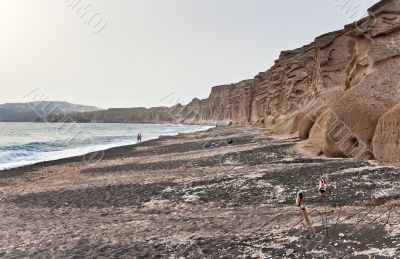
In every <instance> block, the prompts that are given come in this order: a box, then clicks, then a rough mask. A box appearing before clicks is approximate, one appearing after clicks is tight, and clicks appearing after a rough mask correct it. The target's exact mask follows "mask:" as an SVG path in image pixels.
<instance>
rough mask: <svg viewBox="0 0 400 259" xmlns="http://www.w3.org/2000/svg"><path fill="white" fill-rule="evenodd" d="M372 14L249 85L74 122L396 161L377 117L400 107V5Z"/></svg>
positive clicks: (389, 0)
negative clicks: (209, 127) (283, 137)
mask: <svg viewBox="0 0 400 259" xmlns="http://www.w3.org/2000/svg"><path fill="white" fill-rule="evenodd" d="M369 12H370V15H369V16H368V17H366V18H364V19H362V20H361V21H359V22H357V23H355V24H351V25H348V26H346V27H345V28H344V29H343V30H340V31H336V32H331V33H328V34H325V35H322V36H320V37H318V38H316V39H315V41H314V42H313V43H311V44H309V45H306V46H303V47H301V48H299V49H296V50H292V51H285V52H282V53H281V55H280V57H279V59H278V60H276V62H275V65H274V66H273V67H271V68H270V69H269V70H267V71H266V72H261V73H259V74H258V75H257V76H255V77H254V78H253V79H249V80H245V81H242V82H239V83H236V84H230V85H223V86H217V87H214V88H212V90H211V94H210V96H209V98H207V99H204V100H199V99H194V100H193V101H192V102H190V103H189V104H187V105H176V106H174V107H170V108H166V107H162V108H152V109H144V108H133V109H111V110H109V111H101V112H94V113H86V114H76V115H74V116H72V120H75V121H92V122H178V123H206V124H224V125H232V124H233V125H249V124H250V125H262V126H268V127H272V128H274V131H273V132H283V133H293V134H294V133H296V134H298V135H299V137H300V138H301V139H302V140H303V141H304V142H303V143H302V145H303V147H305V148H307V149H309V151H311V152H312V153H314V154H317V155H326V156H329V157H356V158H361V159H371V158H374V156H376V157H377V158H379V159H383V160H385V159H393V157H394V155H393V154H394V153H393V152H397V150H398V149H397V147H394V146H393V145H392V143H391V141H392V139H390V140H389V138H387V137H385V136H391V137H393V136H394V135H393V134H394V133H393V131H396V130H398V129H397V128H395V127H397V126H393V125H397V124H393V125H392V124H390V123H389V122H388V120H389V121H390V120H392V119H393V120H397V121H398V120H399V118H398V117H396V116H394V115H393V116H391V115H387V116H385V117H382V115H383V114H385V113H386V112H387V111H388V110H390V109H391V108H392V107H394V106H395V105H396V104H398V103H399V102H400V94H399V91H400V88H399V85H398V81H399V79H400V73H399V72H398V69H399V68H400V58H399V56H400V51H399V47H400V33H399V28H400V5H399V4H398V0H383V1H381V2H379V3H378V4H376V5H375V6H373V7H372V8H370V10H369ZM392 113H396V114H397V113H398V110H394V111H392ZM381 117H382V118H381ZM380 119H381V121H380V128H379V131H378V132H377V134H379V135H378V136H376V137H375V140H374V143H373V138H374V134H375V129H376V126H377V124H378V121H379V120H380ZM56 120H57V119H56ZM389 124H390V125H391V126H387V125H389ZM396 136H397V135H396ZM387 148H388V149H389V148H390V150H392V151H390V152H385V150H386V149H387ZM374 150H376V153H375V155H374ZM378 150H380V151H378ZM382 150H383V151H382ZM394 150H396V151H394ZM399 159H400V158H399Z"/></svg>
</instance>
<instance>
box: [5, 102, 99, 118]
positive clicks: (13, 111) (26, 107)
mask: <svg viewBox="0 0 400 259" xmlns="http://www.w3.org/2000/svg"><path fill="white" fill-rule="evenodd" d="M99 110H100V109H99V108H97V107H93V106H84V105H78V104H72V103H67V102H57V101H39V102H29V103H6V104H1V105H0V122H37V121H43V118H45V117H48V116H61V115H66V114H69V113H79V112H94V111H99Z"/></svg>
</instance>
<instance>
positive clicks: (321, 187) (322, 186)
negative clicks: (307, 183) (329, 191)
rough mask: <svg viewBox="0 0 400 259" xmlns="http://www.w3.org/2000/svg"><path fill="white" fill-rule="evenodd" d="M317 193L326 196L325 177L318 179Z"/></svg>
mask: <svg viewBox="0 0 400 259" xmlns="http://www.w3.org/2000/svg"><path fill="white" fill-rule="evenodd" d="M319 194H320V195H321V197H325V196H326V182H325V179H321V180H320V181H319Z"/></svg>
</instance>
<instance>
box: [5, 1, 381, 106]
mask: <svg viewBox="0 0 400 259" xmlns="http://www.w3.org/2000/svg"><path fill="white" fill-rule="evenodd" d="M346 1H347V0H346ZM346 1H344V0H323V1H321V0H306V1H305V0H303V1H299V0H196V1H195V0H118V1H116V0H114V1H112V0H81V2H79V0H35V1H32V0H2V1H1V2H0V32H1V40H0V42H1V43H0V44H1V45H0V69H1V72H0V85H1V95H0V103H5V102H18V101H24V100H27V98H23V96H25V95H26V94H28V93H29V92H30V91H32V90H33V89H37V88H38V89H39V91H40V92H41V94H43V95H46V96H49V100H63V101H68V102H73V103H79V104H87V105H96V106H98V107H101V108H108V107H136V106H147V107H148V106H159V105H165V104H168V102H169V101H167V100H163V101H160V100H161V99H163V98H164V97H166V96H168V95H170V94H172V93H174V94H173V95H171V97H170V98H168V100H170V99H177V97H179V98H180V99H181V100H184V101H186V102H187V101H190V100H191V99H192V98H194V97H199V98H206V97H207V96H208V94H209V92H210V88H211V87H212V86H215V85H220V84H228V83H233V82H237V81H240V80H243V79H247V78H252V77H254V76H255V75H256V74H257V73H258V72H260V71H265V70H267V69H268V68H269V67H270V66H271V65H272V64H273V62H274V60H275V59H277V58H278V56H279V53H280V52H281V51H282V50H287V49H293V48H297V47H300V46H302V45H304V44H308V43H310V42H311V41H312V40H313V39H314V38H315V37H316V36H319V35H320V34H322V33H326V32H329V31H332V30H337V29H341V28H343V26H344V25H345V24H347V23H350V22H351V20H352V19H353V17H349V16H351V15H346V14H345V10H343V8H338V7H337V6H335V4H336V5H340V3H344V2H346ZM75 2H76V3H77V4H76V5H75V6H74V3H75ZM376 2H378V1H377V0H352V3H353V5H359V4H360V3H361V4H362V5H363V6H364V7H363V9H364V12H365V11H366V9H367V7H369V6H371V5H372V4H374V3H376ZM90 3H91V4H92V5H91V6H89V7H88V8H87V9H86V10H87V14H86V15H84V13H85V11H84V10H83V9H82V10H81V13H80V14H79V15H78V14H77V12H78V11H79V8H80V7H82V5H83V7H85V6H87V5H88V4H90ZM96 13H98V14H96ZM82 15H83V17H82V18H81V17H80V16H82ZM90 18H92V20H90V23H89V24H87V22H88V20H89V19H90ZM96 24H98V25H97V26H96ZM104 26H105V28H104V30H102V31H100V32H97V31H98V30H99V29H101V28H102V27H104ZM96 32H97V33H96ZM28 98H30V97H28Z"/></svg>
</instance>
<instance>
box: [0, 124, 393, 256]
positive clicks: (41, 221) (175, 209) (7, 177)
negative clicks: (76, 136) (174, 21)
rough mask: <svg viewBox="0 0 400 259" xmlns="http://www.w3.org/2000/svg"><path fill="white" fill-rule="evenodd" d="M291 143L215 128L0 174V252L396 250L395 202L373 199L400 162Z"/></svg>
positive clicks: (257, 132) (388, 188)
mask: <svg viewBox="0 0 400 259" xmlns="http://www.w3.org/2000/svg"><path fill="white" fill-rule="evenodd" d="M229 139H232V140H233V144H230V145H229V144H227V143H226V142H227V140H229ZM297 141H298V139H296V138H273V137H268V136H267V135H266V134H265V130H264V129H260V128H247V127H218V128H215V129H212V130H208V131H206V132H198V133H190V134H180V135H179V136H176V137H161V138H160V139H158V140H153V141H149V142H145V143H142V144H138V145H133V146H126V147H120V148H114V149H110V150H107V151H106V152H105V154H104V158H103V160H101V161H97V162H96V163H86V162H84V161H83V160H82V157H76V158H70V159H63V160H60V161H54V162H47V163H42V164H39V165H33V166H27V167H23V168H18V169H13V170H9V171H3V172H0V212H1V224H0V257H2V258H60V257H62V258H87V257H90V258H94V257H96V258H97V257H98V258H101V257H114V258H278V257H281V258H284V257H287V258H324V257H325V258H338V257H343V258H368V256H369V255H371V256H373V258H394V257H399V256H400V248H399V247H398V244H399V242H400V235H399V234H400V227H399V214H398V213H399V210H398V207H397V205H398V203H397V202H395V201H390V200H387V199H384V200H383V201H382V202H379V203H378V204H377V203H376V202H375V203H372V200H371V197H372V196H373V195H375V194H376V193H378V192H382V193H384V192H389V193H391V192H392V190H393V188H397V186H396V183H397V180H398V176H399V172H400V171H399V169H396V168H395V167H391V166H382V165H378V164H376V163H373V162H368V161H355V160H351V159H326V158H322V157H320V158H313V157H306V156H305V155H303V154H301V153H299V152H298V151H297V149H296V148H295V145H296V143H297ZM210 143H217V144H219V145H218V147H217V148H212V149H209V148H208V149H207V148H205V146H207V144H210ZM320 177H324V178H325V179H326V180H327V184H328V193H329V194H328V196H327V197H320V196H319V193H318V181H319V179H320ZM299 190H302V191H303V192H304V194H305V205H306V208H307V210H308V211H309V212H310V217H311V222H312V225H313V227H314V229H315V232H316V235H315V236H314V237H310V236H309V234H308V232H307V229H306V227H305V226H304V222H303V220H302V218H301V214H300V210H299V208H297V207H296V206H295V198H296V193H297V191H299ZM377 205H379V206H377Z"/></svg>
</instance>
